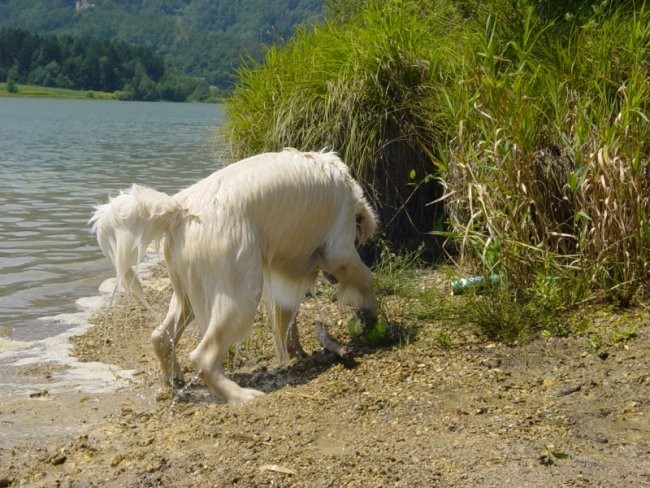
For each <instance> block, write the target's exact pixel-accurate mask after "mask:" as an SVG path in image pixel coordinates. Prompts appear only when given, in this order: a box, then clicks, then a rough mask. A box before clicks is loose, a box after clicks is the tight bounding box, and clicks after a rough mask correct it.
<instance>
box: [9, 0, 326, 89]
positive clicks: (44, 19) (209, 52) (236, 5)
mask: <svg viewBox="0 0 650 488" xmlns="http://www.w3.org/2000/svg"><path fill="white" fill-rule="evenodd" d="M323 3H324V0H140V1H136V0H0V28H1V27H12V28H20V29H24V30H26V31H29V32H32V33H35V34H57V35H61V34H66V35H72V36H84V37H90V38H95V39H104V40H119V41H126V42H128V43H133V44H137V45H144V46H147V47H150V48H151V49H153V50H154V51H155V52H157V53H159V54H161V55H163V56H164V58H165V60H166V62H167V63H169V64H171V65H172V66H173V67H175V68H176V69H178V70H179V71H180V72H182V73H184V74H187V75H191V76H198V77H201V78H205V79H206V80H207V81H208V83H210V84H211V85H214V86H216V87H218V88H219V89H221V90H228V89H230V88H231V87H232V84H233V81H234V78H233V73H234V71H235V70H236V68H237V66H239V65H240V63H241V60H242V58H243V57H247V56H251V57H252V58H253V59H257V60H259V59H261V56H262V53H263V47H264V46H265V45H269V44H272V43H281V42H283V41H284V40H286V39H287V38H289V37H290V36H291V35H292V33H293V30H294V28H295V26H296V24H300V23H304V22H312V23H316V22H319V21H320V20H321V19H322V12H323Z"/></svg>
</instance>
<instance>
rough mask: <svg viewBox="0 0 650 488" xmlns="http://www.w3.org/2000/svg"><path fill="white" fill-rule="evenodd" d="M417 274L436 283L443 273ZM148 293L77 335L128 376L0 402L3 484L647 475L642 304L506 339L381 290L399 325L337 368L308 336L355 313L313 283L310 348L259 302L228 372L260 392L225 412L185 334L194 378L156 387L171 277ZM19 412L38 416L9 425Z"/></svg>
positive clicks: (84, 349) (649, 402)
mask: <svg viewBox="0 0 650 488" xmlns="http://www.w3.org/2000/svg"><path fill="white" fill-rule="evenodd" d="M421 283H422V286H423V287H437V288H439V289H440V293H441V294H447V293H448V289H446V287H448V283H447V282H446V280H443V279H441V278H439V277H436V276H431V275H427V276H422V277H421ZM147 293H148V295H149V296H151V297H152V301H154V302H155V309H156V312H154V313H148V312H144V311H142V310H141V309H139V308H138V307H137V306H136V305H134V304H130V305H126V306H123V307H121V308H120V307H118V309H117V311H116V312H115V314H111V313H108V312H105V313H102V314H99V315H98V316H97V317H96V318H95V321H96V322H97V323H99V325H100V326H99V327H95V328H93V329H91V330H90V332H89V333H87V334H86V335H84V336H81V337H79V338H77V339H76V340H75V354H76V355H77V356H78V357H80V358H82V359H84V360H89V361H90V360H101V361H104V362H108V363H112V364H116V365H118V366H119V367H121V368H126V369H134V370H136V373H135V375H134V377H133V378H134V379H133V381H132V382H131V384H129V385H127V387H125V388H122V389H120V390H118V391H116V392H115V393H112V394H101V395H100V394H88V393H84V392H74V391H71V392H69V393H48V392H46V391H38V392H35V393H34V394H32V395H31V396H23V397H18V398H7V399H2V400H1V402H0V428H1V429H3V430H4V431H5V434H6V433H7V432H13V430H12V429H14V430H15V435H16V437H15V442H11V443H9V444H10V445H4V446H3V447H2V448H1V450H0V487H1V486H22V485H31V486H75V487H76V486H79V487H82V486H98V487H99V486H102V487H104V486H115V487H118V486H119V487H123V486H133V487H140V486H143V487H146V486H179V487H202V486H214V487H219V486H236V487H257V486H309V487H326V486H331V487H383V486H403V487H413V486H426V487H436V486H441V487H446V486H454V487H456V486H461V487H464V486H467V487H470V486H472V487H473V486H498V487H502V486H540V487H542V486H543V487H548V486H607V487H610V486H621V487H623V486H625V487H627V486H650V398H649V393H650V354H649V352H650V327H648V325H647V324H648V316H649V314H648V313H646V312H645V311H644V310H642V309H636V310H633V311H629V310H628V311H626V312H613V311H602V310H601V311H590V312H588V313H587V312H585V316H584V317H583V320H582V321H581V322H582V323H583V324H587V327H585V328H584V331H583V333H581V334H578V335H572V336H571V337H550V338H540V339H535V340H533V341H529V342H526V343H523V344H517V345H509V346H508V345H503V344H498V343H491V342H489V341H487V340H486V339H485V338H482V337H480V336H477V335H475V334H474V333H473V332H472V329H471V328H470V327H467V328H465V329H461V330H458V329H457V328H453V329H449V328H448V327H447V325H445V324H444V321H443V322H436V321H431V320H429V321H428V322H426V321H425V322H424V323H420V324H417V327H415V325H416V324H409V323H407V322H408V321H409V319H408V317H406V316H405V315H407V314H406V311H408V310H409V307H410V306H411V305H412V304H411V303H405V302H404V301H403V300H401V299H399V298H396V297H384V300H383V301H384V307H385V309H386V311H387V314H388V316H389V318H390V319H391V320H393V321H394V322H396V323H398V324H401V325H402V326H403V327H405V328H407V329H409V330H410V331H411V335H410V336H408V337H407V336H403V337H402V341H401V344H393V345H391V346H387V347H382V348H364V347H361V346H359V345H357V349H356V357H355V359H354V361H353V362H347V363H345V364H344V363H343V362H341V361H340V360H339V359H338V358H337V357H335V356H334V355H332V354H329V353H324V352H322V351H321V350H320V348H319V345H318V342H317V341H316V339H315V337H314V334H313V327H312V324H313V322H314V321H315V320H323V321H324V322H325V323H327V324H328V327H329V329H330V332H331V333H332V334H333V335H334V336H336V337H338V338H339V339H340V340H341V341H347V340H348V339H347V334H346V330H345V329H346V327H345V325H344V324H345V317H346V316H347V314H349V311H348V310H341V309H339V308H338V307H337V306H336V305H335V304H333V303H332V299H331V297H332V293H331V291H330V290H329V289H327V287H326V285H325V284H321V285H320V286H319V289H318V290H317V292H316V293H315V296H314V297H310V298H307V299H306V301H305V303H304V304H303V308H302V312H301V316H300V318H299V320H300V324H301V326H300V327H301V333H302V334H303V339H302V342H303V346H304V347H305V350H306V351H307V353H308V354H309V355H308V357H306V358H303V359H300V360H294V361H293V362H292V363H290V364H286V365H279V364H278V363H277V362H276V360H275V357H274V352H273V349H272V341H271V337H270V335H269V333H268V331H267V329H268V327H267V326H266V325H265V323H266V318H265V317H264V315H263V313H262V312H260V315H259V321H258V322H259V323H258V325H257V326H256V327H255V329H254V330H253V332H252V334H251V335H250V337H249V338H248V339H247V340H246V341H245V342H244V343H243V344H242V345H241V346H240V347H239V348H238V349H237V350H236V351H233V354H232V355H231V357H230V358H229V361H228V364H227V367H228V371H229V373H230V374H231V376H232V377H233V378H234V379H235V380H236V381H238V382H239V383H240V384H242V385H245V386H250V387H255V388H258V389H262V390H264V391H265V392H267V393H268V395H266V396H265V397H263V398H261V399H259V400H256V401H254V402H252V403H249V404H246V405H243V406H229V405H226V404H224V403H222V402H221V401H219V400H218V399H216V398H214V397H213V396H211V395H210V394H209V393H208V392H207V390H206V388H205V387H204V385H203V384H201V382H200V381H199V380H198V379H196V378H195V377H194V372H193V371H192V370H191V369H190V368H189V366H187V351H188V350H190V349H191V348H192V347H193V344H194V343H195V341H196V334H195V333H191V332H188V333H187V334H186V337H184V339H183V343H182V345H181V347H180V349H181V351H180V358H181V360H182V361H184V364H185V365H186V367H187V376H188V378H192V381H191V382H190V384H189V386H188V387H186V388H185V389H183V390H176V391H173V392H169V391H167V390H164V389H162V388H161V387H160V384H159V377H158V372H157V363H156V360H155V358H154V356H153V351H152V349H151V347H150V345H149V334H150V332H151V330H152V328H153V326H154V324H155V323H156V322H158V321H159V320H160V318H161V316H162V314H163V308H164V306H165V301H166V300H167V297H168V293H169V290H168V288H167V286H166V282H165V280H164V279H163V280H160V279H151V280H150V281H149V288H148V292H147ZM427 296H431V295H430V294H429V295H427ZM440 296H443V295H440ZM420 305H423V306H426V307H430V308H431V309H433V310H435V308H436V307H437V306H438V304H437V303H435V301H432V302H431V303H424V304H420ZM24 374H25V375H26V376H28V375H42V376H43V375H44V376H45V378H46V379H47V375H48V374H51V372H49V373H48V371H47V367H44V368H43V369H42V370H41V371H39V370H38V368H36V369H35V368H30V369H29V370H26V371H25V372H24ZM25 423H27V425H29V426H31V427H32V428H30V429H27V431H26V432H21V431H20V426H21V425H25Z"/></svg>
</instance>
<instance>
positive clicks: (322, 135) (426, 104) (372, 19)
mask: <svg viewBox="0 0 650 488" xmlns="http://www.w3.org/2000/svg"><path fill="white" fill-rule="evenodd" d="M468 35H469V34H468V30H467V26H466V25H465V24H464V23H463V22H462V19H461V17H460V16H459V14H458V13H457V11H456V9H455V7H454V6H453V4H452V2H448V1H428V2H396V1H393V2H383V1H370V2H366V3H365V4H364V6H363V8H362V9H361V11H360V12H359V13H358V14H356V15H354V16H352V18H351V19H349V20H348V21H347V22H344V23H334V22H329V23H325V24H324V25H322V26H319V27H316V28H314V29H312V30H309V29H303V30H301V31H300V32H299V33H298V34H297V36H296V37H295V38H294V39H293V40H292V41H291V42H289V43H287V44H286V45H285V46H284V47H282V48H271V49H270V50H269V51H268V52H267V54H266V59H265V61H264V63H263V64H260V65H256V64H253V65H251V66H250V67H249V68H246V69H244V70H242V71H241V72H240V73H239V76H240V78H239V85H238V87H237V88H236V90H235V92H234V94H233V96H232V97H231V98H230V99H229V100H228V101H227V103H226V113H227V121H228V124H227V125H226V127H225V129H226V135H227V137H228V139H229V140H230V142H231V143H232V146H233V148H234V152H235V154H236V155H237V156H240V157H241V156H245V155H249V154H251V153H255V152H262V151H266V150H277V149H281V148H283V147H286V146H292V147H296V148H299V149H304V150H320V149H323V148H329V149H333V150H335V151H337V152H339V153H340V154H341V156H342V158H343V159H344V160H345V161H346V162H347V163H348V164H349V165H350V166H351V168H352V171H353V173H354V174H355V176H357V177H358V178H360V179H361V180H362V181H363V182H364V183H365V186H366V188H367V189H368V190H369V191H370V193H371V195H372V198H373V200H374V203H375V204H376V206H377V207H378V209H379V214H380V219H381V221H382V223H383V229H384V231H385V233H386V236H387V237H388V238H389V240H390V241H392V243H393V244H394V245H396V247H407V248H410V249H416V248H417V247H418V245H419V244H420V242H421V241H422V240H428V242H429V243H431V242H432V238H431V235H430V234H429V233H430V232H431V231H432V230H434V229H439V228H440V226H441V224H442V221H443V212H442V207H441V206H436V205H430V203H431V202H432V201H433V200H435V199H436V198H438V197H439V196H440V194H441V193H440V185H439V183H438V182H437V181H435V179H434V178H431V177H430V175H432V174H433V173H434V172H435V167H434V165H433V164H432V157H433V156H434V155H435V153H436V151H437V145H438V144H439V143H440V142H441V141H443V140H444V138H445V133H446V131H447V130H448V127H446V126H444V125H441V114H440V112H441V109H442V108H443V104H442V100H441V96H442V94H443V88H444V87H445V86H448V85H450V84H451V83H452V82H453V80H455V79H456V76H457V74H456V73H457V72H459V70H460V69H461V67H462V66H463V64H464V63H465V62H466V59H465V57H464V54H463V50H462V49H461V50H459V49H458V48H459V46H462V45H464V44H466V37H467V36H468Z"/></svg>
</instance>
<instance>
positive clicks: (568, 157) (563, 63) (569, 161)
mask: <svg viewBox="0 0 650 488" xmlns="http://www.w3.org/2000/svg"><path fill="white" fill-rule="evenodd" d="M508 27H509V28H508V29H504V28H503V27H502V26H499V25H498V24H497V23H495V22H488V23H487V24H486V26H485V29H484V31H483V32H482V33H481V35H480V36H479V42H480V49H479V50H478V51H477V57H476V64H475V65H474V66H473V68H472V70H471V71H468V72H467V74H466V78H465V80H464V82H463V83H461V84H459V85H456V86H455V87H453V88H452V89H450V90H448V91H447V106H448V111H447V113H448V114H449V116H450V117H451V119H450V125H454V126H455V127H456V128H457V130H456V133H455V135H454V137H452V138H451V139H450V140H449V144H448V146H447V151H446V153H445V155H444V158H443V162H442V164H441V168H442V177H443V179H444V182H445V185H446V202H447V208H448V209H449V215H450V223H451V228H452V235H453V237H454V238H455V239H456V240H457V242H458V244H459V245H458V248H459V249H460V254H459V258H458V259H459V261H460V262H462V263H465V264H467V265H469V266H470V267H471V266H473V267H475V268H476V269H477V271H478V272H482V273H491V272H497V273H499V274H501V276H502V277H504V280H503V283H504V284H503V286H505V287H508V289H509V291H510V296H511V297H513V298H512V299H513V300H514V299H515V297H517V298H516V299H518V300H520V301H522V302H523V303H528V304H530V303H533V302H534V303H537V304H539V303H540V302H542V303H545V304H546V305H547V306H546V307H541V308H539V311H540V313H539V317H538V319H539V322H545V321H546V318H548V315H549V314H552V313H554V311H557V310H561V309H564V308H565V307H566V306H567V305H569V304H571V303H576V302H578V301H580V300H581V299H584V298H585V297H586V296H589V295H590V294H592V293H594V292H596V293H597V294H598V296H602V297H606V298H610V299H614V300H616V301H618V302H619V303H622V304H627V303H630V301H632V300H633V299H634V298H635V297H636V296H640V295H642V294H644V293H645V291H646V290H645V288H646V285H647V283H646V282H647V279H648V271H649V269H648V267H649V262H650V246H649V244H650V241H649V239H650V221H649V220H648V219H649V217H650V215H649V214H648V210H649V207H648V205H649V203H650V179H649V178H650V171H649V165H650V161H649V154H650V151H649V149H650V124H649V120H648V116H649V114H650V91H649V90H650V88H649V86H648V79H649V76H650V73H649V70H650V65H649V62H650V11H648V9H647V8H645V7H644V6H642V7H640V8H639V9H637V10H636V11H631V12H630V11H629V10H625V11H622V10H620V11H615V12H613V13H611V14H609V15H606V16H601V17H599V18H598V21H595V20H593V21H590V22H587V23H586V24H583V25H579V24H576V23H574V24H573V25H569V26H568V34H566V32H567V24H566V23H562V24H561V25H559V26H558V25H556V24H553V23H544V22H542V21H541V20H540V19H539V17H538V16H537V14H536V12H535V11H534V10H533V9H529V11H528V15H527V16H526V17H525V19H524V21H523V22H522V23H521V25H519V26H517V27H516V28H514V29H513V28H512V27H513V26H512V25H510V26H508ZM592 296H593V295H592ZM530 321H531V322H535V318H534V316H532V317H531V318H530Z"/></svg>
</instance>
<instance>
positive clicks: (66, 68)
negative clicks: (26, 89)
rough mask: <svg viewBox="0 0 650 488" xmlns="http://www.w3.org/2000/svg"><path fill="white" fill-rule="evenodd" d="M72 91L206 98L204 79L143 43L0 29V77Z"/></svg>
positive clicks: (125, 96) (139, 97) (134, 96)
mask: <svg viewBox="0 0 650 488" xmlns="http://www.w3.org/2000/svg"><path fill="white" fill-rule="evenodd" d="M4 79H6V80H7V81H8V82H10V83H11V82H14V83H26V84H32V85H40V86H47V87H57V88H71V89H76V90H93V91H102V92H115V91H119V92H120V95H119V98H122V99H135V100H159V99H161V98H162V99H165V100H173V101H185V100H187V99H188V98H192V99H193V100H206V99H207V98H208V97H209V87H207V83H206V82H205V81H204V80H199V79H195V78H189V77H187V76H184V75H181V74H179V73H178V72H175V71H174V70H171V69H168V68H167V67H166V66H165V63H164V61H163V58H162V57H161V56H160V55H157V54H154V53H153V51H151V50H150V49H148V48H144V47H139V46H133V45H131V44H127V43H125V42H123V41H116V40H112V41H109V42H105V41H98V40H96V39H89V38H80V37H70V36H61V37H57V36H46V37H41V36H37V35H34V34H30V33H29V32H27V31H24V30H20V29H11V28H1V29H0V81H1V80H4Z"/></svg>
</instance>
